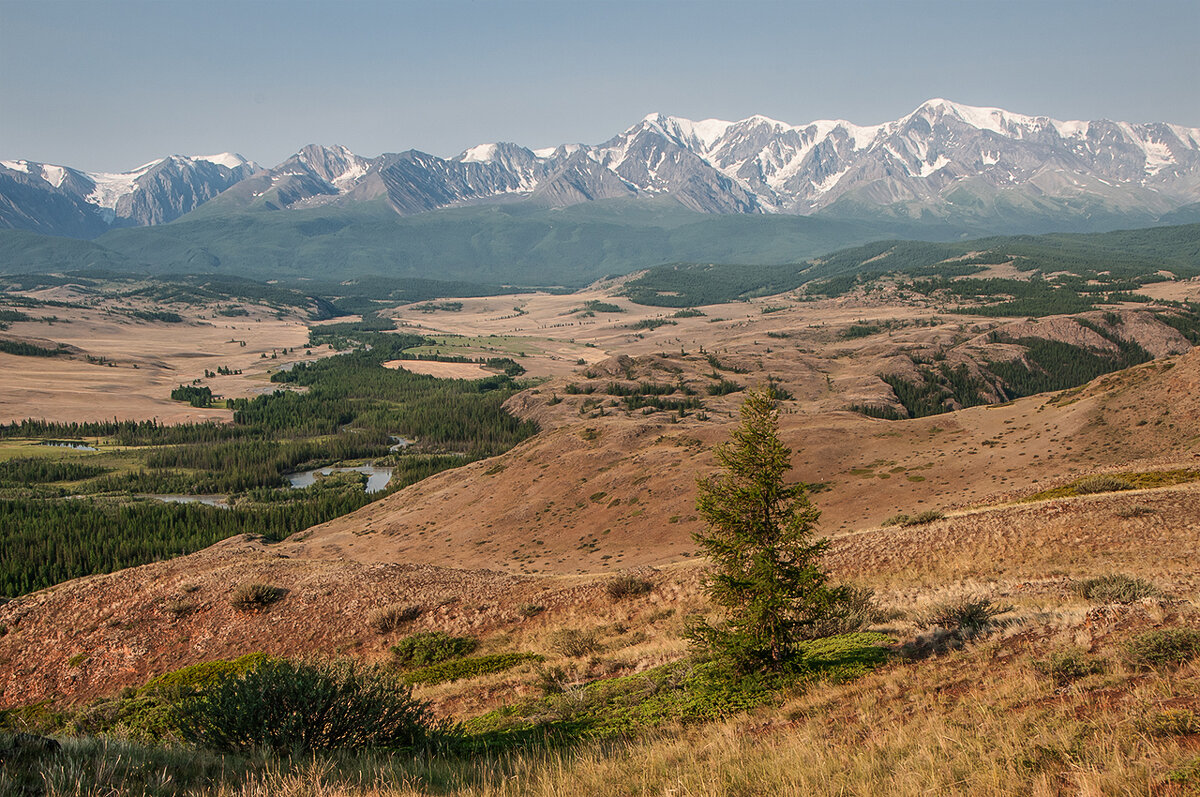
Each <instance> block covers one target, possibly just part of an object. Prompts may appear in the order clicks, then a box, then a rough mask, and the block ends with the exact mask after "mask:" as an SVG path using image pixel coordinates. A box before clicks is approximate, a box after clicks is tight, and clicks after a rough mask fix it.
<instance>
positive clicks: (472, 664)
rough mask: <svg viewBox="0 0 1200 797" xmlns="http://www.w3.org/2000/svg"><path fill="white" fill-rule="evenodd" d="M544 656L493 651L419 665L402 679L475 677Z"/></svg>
mask: <svg viewBox="0 0 1200 797" xmlns="http://www.w3.org/2000/svg"><path fill="white" fill-rule="evenodd" d="M543 658H545V657H544V656H539V655H538V654H536V653H493V654H491V655H489V656H471V657H468V658H463V659H454V660H453V661H444V662H442V663H441V664H434V665H431V666H429V667H421V668H420V669H416V670H412V671H411V672H408V673H405V675H404V680H405V681H406V682H407V683H410V684H440V683H445V682H446V681H458V680H462V679H463V678H477V677H478V676H480V675H489V674H491V673H494V672H503V671H505V670H510V669H512V668H513V667H516V666H517V665H518V664H524V663H525V662H529V661H542V659H543Z"/></svg>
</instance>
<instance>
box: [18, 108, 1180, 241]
mask: <svg viewBox="0 0 1200 797" xmlns="http://www.w3.org/2000/svg"><path fill="white" fill-rule="evenodd" d="M226 189H230V190H226ZM221 192H224V194H223V195H222V196H221V198H220V200H219V204H217V205H215V206H214V209H216V210H221V211H230V212H239V211H243V210H248V209H254V208H260V209H265V210H282V209H285V208H305V207H314V206H321V205H328V204H339V205H344V204H353V203H357V202H361V201H369V200H375V199H379V198H386V201H387V202H388V204H389V205H390V206H391V208H392V209H393V210H394V211H395V212H396V213H398V214H400V215H412V214H417V213H423V212H426V211H430V210H435V209H438V208H444V207H452V206H457V205H470V204H481V203H489V202H505V201H517V200H526V201H530V202H533V203H536V204H539V205H542V206H548V207H565V206H569V205H574V204H579V203H582V202H588V201H592V200H597V199H612V198H643V197H660V196H664V195H665V196H670V197H673V198H674V199H676V200H677V201H678V202H680V203H681V204H682V205H683V206H685V207H686V208H688V209H690V210H693V211H698V212H702V213H713V214H723V213H751V214H763V213H781V214H798V215H812V214H817V213H820V214H822V215H826V216H834V217H849V218H858V217H862V216H864V215H874V216H884V217H886V216H894V217H899V218H905V219H921V218H930V219H959V218H972V217H995V216H998V215H1000V216H1002V215H1005V214H1008V215H1013V214H1024V215H1033V216H1039V215H1042V216H1044V215H1052V216H1053V215H1062V216H1064V217H1074V218H1081V219H1086V218H1089V217H1094V216H1096V215H1097V214H1101V215H1104V214H1108V215H1113V216H1123V217H1128V218H1129V219H1130V220H1132V221H1139V222H1140V221H1148V222H1152V221H1155V220H1157V219H1158V218H1159V217H1161V216H1163V215H1165V214H1169V213H1171V212H1173V211H1176V210H1178V209H1179V208H1182V207H1185V206H1187V205H1191V204H1193V203H1197V202H1200V128H1187V127H1182V126H1179V125H1172V124H1167V123H1161V122H1155V123H1149V124H1132V123H1128V122H1112V121H1107V120H1100V121H1086V122H1085V121H1067V122H1064V121H1058V120H1055V119H1051V118H1049V117H1045V116H1025V115H1021V114H1016V113H1012V112H1009V111H1006V110H1003V109H999V108H980V107H973V106H967V105H961V104H957V103H953V102H949V101H947V100H943V99H935V100H930V101H928V102H925V103H923V104H922V105H921V106H920V107H918V108H917V109H916V110H914V111H913V112H912V113H910V114H908V115H906V116H904V117H902V118H900V119H897V120H894V121H890V122H885V123H883V124H878V125H871V126H859V125H855V124H853V123H850V122H847V121H844V120H818V121H815V122H809V123H807V124H801V125H790V124H787V123H784V122H780V121H777V120H774V119H770V118H767V117H765V116H752V117H750V118H748V119H743V120H740V121H736V122H728V121H722V120H716V119H706V120H702V121H692V120H689V119H683V118H680V117H674V116H668V115H665V114H650V115H648V116H646V117H645V118H643V119H642V120H641V121H639V122H638V123H637V124H635V125H633V126H632V127H630V128H629V129H627V130H625V131H624V132H622V133H620V134H618V135H616V136H614V137H613V138H611V139H609V140H608V141H606V142H604V143H602V144H598V145H584V144H564V145H561V146H558V147H553V148H546V149H538V150H532V149H528V148H525V147H522V146H519V145H516V144H511V143H490V144H481V145H478V146H475V147H471V148H470V149H467V150H466V151H464V152H462V153H460V154H458V155H456V156H454V157H452V158H441V157H438V156H435V155H430V154H428V153H424V152H420V151H417V150H408V151H405V152H401V153H387V154H383V155H380V156H378V157H375V158H366V157H363V156H360V155H357V154H355V153H353V152H351V151H350V150H348V149H347V148H345V147H342V146H320V145H315V144H313V145H309V146H306V147H304V148H303V149H302V150H300V151H299V152H298V153H296V154H295V155H293V156H292V157H290V158H288V159H287V160H285V161H284V162H283V163H281V164H279V165H278V166H276V167H274V168H272V169H269V170H263V169H259V168H257V167H256V166H255V164H252V163H250V162H248V161H246V160H245V159H244V158H241V157H240V156H233V155H228V154H226V155H222V156H213V157H211V158H180V157H179V156H173V157H171V158H167V159H163V160H161V161H155V162H153V163H151V164H147V165H146V166H144V167H142V168H141V169H139V170H135V171H134V172H129V173H126V174H122V175H97V174H87V173H84V172H79V171H77V170H73V169H68V168H66V167H58V166H50V165H47V164H34V163H29V162H26V161H3V162H0V225H2V226H8V227H15V228H23V229H32V230H35V231H39V232H51V233H54V234H67V235H75V236H77V237H92V236H94V235H96V234H99V232H102V231H103V230H104V229H107V227H109V226H131V225H147V224H159V223H163V222H166V221H171V220H172V219H174V218H177V217H178V216H180V215H182V214H183V213H186V212H188V211H190V210H192V209H194V208H196V207H198V206H200V205H201V204H204V203H206V202H207V201H208V200H210V199H212V198H213V197H215V196H216V195H217V194H219V193H221Z"/></svg>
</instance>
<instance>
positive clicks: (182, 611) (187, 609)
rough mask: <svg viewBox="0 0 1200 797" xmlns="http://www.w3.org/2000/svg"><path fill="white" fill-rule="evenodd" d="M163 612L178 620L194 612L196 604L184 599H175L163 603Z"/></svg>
mask: <svg viewBox="0 0 1200 797" xmlns="http://www.w3.org/2000/svg"><path fill="white" fill-rule="evenodd" d="M163 611H164V612H166V613H167V614H169V615H171V616H172V617H174V618H175V619H176V620H178V619H179V618H181V617H186V616H187V615H189V614H191V613H192V612H194V611H196V604H195V603H194V602H192V601H190V600H187V599H186V598H176V599H174V600H169V601H167V602H166V603H164V604H163Z"/></svg>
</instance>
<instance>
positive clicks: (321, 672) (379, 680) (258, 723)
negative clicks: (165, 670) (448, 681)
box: [179, 659, 433, 753]
mask: <svg viewBox="0 0 1200 797" xmlns="http://www.w3.org/2000/svg"><path fill="white" fill-rule="evenodd" d="M179 728H180V731H181V733H182V735H183V737H184V739H186V740H187V741H189V742H191V743H193V744H196V745H198V746H200V747H203V748H207V749H211V750H217V751H223V752H233V751H249V750H255V749H262V748H266V749H270V750H275V751H286V752H302V753H309V752H312V751H316V750H357V749H363V748H367V747H381V748H404V747H411V746H413V745H416V744H418V743H420V742H422V741H423V740H425V739H426V738H427V736H428V735H429V733H430V732H431V730H432V729H433V720H432V717H431V715H430V713H429V709H428V706H427V705H426V704H424V703H422V702H420V701H417V700H414V699H413V698H412V687H411V686H409V685H407V684H404V683H402V682H401V681H400V680H399V679H397V678H396V677H395V676H394V675H392V674H390V673H388V672H387V671H385V670H383V669H380V668H376V667H367V666H363V665H361V664H356V663H354V662H351V661H337V662H305V661H301V662H293V661H288V660H285V659H269V660H267V661H264V662H263V663H262V664H260V665H259V666H257V667H254V668H252V669H250V670H247V671H246V672H244V673H241V674H240V675H235V676H231V677H225V678H220V679H218V681H217V682H216V683H215V684H213V685H212V686H210V687H208V688H207V689H205V690H203V691H202V692H200V693H199V694H197V695H193V696H190V697H187V698H185V699H184V700H183V701H182V702H181V703H180V705H179Z"/></svg>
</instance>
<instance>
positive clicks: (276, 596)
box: [229, 583, 287, 611]
mask: <svg viewBox="0 0 1200 797" xmlns="http://www.w3.org/2000/svg"><path fill="white" fill-rule="evenodd" d="M286 594H287V590H286V589H283V588H282V587H275V586H272V585H270V584H259V583H253V584H242V585H241V586H239V587H238V588H237V589H235V590H234V591H233V595H232V596H230V598H229V603H230V604H231V605H232V606H233V608H235V609H239V610H241V611H252V610H254V609H262V608H265V607H267V606H270V605H271V604H272V603H276V602H277V601H279V600H281V599H282V598H283V596H284V595H286Z"/></svg>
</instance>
